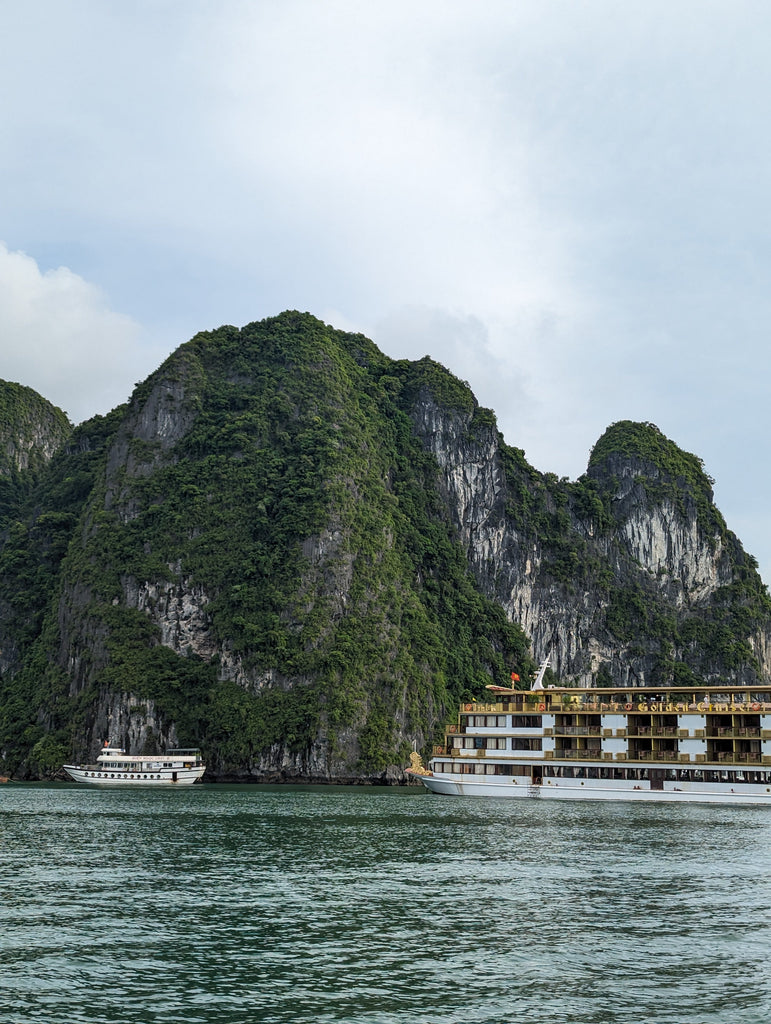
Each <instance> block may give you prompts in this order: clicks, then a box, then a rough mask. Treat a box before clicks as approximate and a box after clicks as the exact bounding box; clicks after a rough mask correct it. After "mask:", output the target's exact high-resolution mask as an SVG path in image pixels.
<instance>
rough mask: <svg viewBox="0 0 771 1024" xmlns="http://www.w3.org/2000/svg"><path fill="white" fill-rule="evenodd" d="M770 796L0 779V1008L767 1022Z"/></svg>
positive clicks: (60, 1018) (202, 1017)
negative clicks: (653, 801) (495, 794)
mask: <svg viewBox="0 0 771 1024" xmlns="http://www.w3.org/2000/svg"><path fill="white" fill-rule="evenodd" d="M770 905H771V811H769V810H768V809H766V808H757V809H753V808H742V809H732V808H724V807H704V806H700V807H682V806H678V807H677V808H674V807H672V806H669V805H659V806H645V805H636V806H633V805H626V804H623V803H618V804H607V803H596V804H593V803H588V802H585V803H584V802H582V803H576V804H570V803H559V802H551V801H550V802H548V803H546V804H544V803H543V802H541V801H521V802H520V801H503V800H501V801H498V800H488V799H477V800H474V799H473V798H453V797H434V796H430V795H429V794H426V793H424V792H423V791H422V790H405V789H400V790H392V789H382V790H380V789H365V788H361V789H359V788H353V789H343V788H324V787H305V788H303V787H292V788H286V787H284V788H278V787H258V786H240V787H235V786H233V787H230V786H193V787H186V788H181V789H174V790H168V791H159V790H150V789H134V790H132V789H123V790H104V789H98V788H89V787H85V786H76V785H65V784H61V785H13V784H9V785H4V786H1V787H0V1024H30V1022H45V1024H92V1022H100V1024H107V1022H111V1024H145V1022H147V1024H150V1022H152V1024H161V1022H163V1024H183V1022H184V1024H191V1022H200V1024H250V1022H265V1024H268V1022H270V1024H305V1022H308V1024H310V1022H313V1024H332V1022H345V1024H508V1022H519V1021H527V1022H532V1024H557V1022H559V1024H642V1022H645V1024H767V1022H768V1021H769V1020H771V967H770V966H769V958H770V957H771V915H770V912H769V906H770Z"/></svg>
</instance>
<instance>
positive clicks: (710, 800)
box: [415, 772, 771, 807]
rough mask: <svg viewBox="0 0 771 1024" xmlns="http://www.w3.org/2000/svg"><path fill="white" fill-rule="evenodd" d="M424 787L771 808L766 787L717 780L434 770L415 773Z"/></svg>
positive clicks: (507, 795) (512, 796)
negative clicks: (654, 781) (635, 781)
mask: <svg viewBox="0 0 771 1024" xmlns="http://www.w3.org/2000/svg"><path fill="white" fill-rule="evenodd" d="M415 777H416V778H418V779H419V780H420V781H421V782H422V783H423V785H424V786H425V787H426V789H427V790H429V792H431V793H438V794H440V795H443V796H473V797H479V796H486V797H494V798H496V799H505V800H527V799H534V800H615V801H619V800H621V801H634V802H640V801H642V802H644V803H680V804H685V803H703V804H734V805H737V806H742V807H745V806H748V805H751V804H755V805H764V804H765V805H767V806H770V807H771V791H769V789H768V788H767V787H766V786H751V785H747V786H743V787H741V790H735V789H732V788H731V787H730V786H725V787H723V786H721V784H720V783H713V784H704V785H702V786H698V787H697V786H696V785H695V784H693V783H691V784H690V785H689V784H688V783H683V784H682V788H674V787H673V786H669V787H668V786H667V784H666V783H665V787H664V788H663V789H651V788H650V786H649V784H648V783H645V782H643V783H641V784H640V785H634V786H632V785H629V786H620V785H609V784H608V782H607V781H606V780H595V779H587V780H586V781H584V782H579V781H578V780H573V781H572V782H571V781H569V780H558V781H555V780H545V781H544V782H542V783H539V784H535V785H534V784H533V783H532V782H531V781H529V780H528V778H527V777H526V776H525V777H522V776H520V777H519V778H518V779H517V780H516V781H514V780H513V779H507V780H506V781H505V782H504V781H497V780H494V779H493V778H492V777H488V778H490V780H491V781H487V778H485V777H482V778H479V779H477V778H474V777H473V776H469V775H450V774H439V773H436V772H435V773H434V774H433V775H416V776H415Z"/></svg>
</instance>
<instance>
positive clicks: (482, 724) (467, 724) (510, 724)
mask: <svg viewBox="0 0 771 1024" xmlns="http://www.w3.org/2000/svg"><path fill="white" fill-rule="evenodd" d="M542 725H543V717H542V716H541V715H515V716H513V717H512V718H509V716H508V715H467V716H466V718H465V721H462V722H461V729H463V731H464V732H465V731H466V729H475V728H476V729H506V728H509V729H513V728H516V729H540V728H541V726H542Z"/></svg>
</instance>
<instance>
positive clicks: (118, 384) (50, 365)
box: [0, 243, 139, 422]
mask: <svg viewBox="0 0 771 1024" xmlns="http://www.w3.org/2000/svg"><path fill="white" fill-rule="evenodd" d="M0 337H2V339H3V344H2V357H0V377H2V379H4V380H10V381H15V382H16V383H19V384H24V385H26V386H27V387H31V388H34V390H35V391H38V392H39V393H40V394H41V395H43V397H44V398H47V399H48V400H49V401H51V402H53V403H54V405H58V406H59V407H60V408H63V409H64V410H65V412H67V414H68V415H69V416H70V418H71V419H72V420H73V421H74V422H79V421H81V420H83V419H87V418H88V417H90V416H92V415H94V414H95V413H97V412H99V413H105V412H108V411H109V410H110V409H111V408H113V407H114V406H115V405H118V404H119V403H120V402H122V401H125V400H126V398H127V397H128V394H129V392H130V389H131V386H132V384H133V381H131V378H130V373H131V366H132V363H135V362H136V355H135V352H136V345H137V342H138V340H139V327H138V326H137V324H135V323H134V321H133V320H131V318H130V317H127V316H124V315H122V314H120V313H116V312H114V311H113V310H111V309H110V308H109V306H108V304H107V301H106V299H105V297H104V296H103V295H102V294H101V293H100V292H99V290H98V289H97V288H95V287H94V286H93V285H92V284H89V283H88V282H87V281H84V280H83V278H82V277H79V276H78V275H77V274H73V273H72V271H71V270H68V269H67V268H66V267H59V268H57V269H56V270H48V271H46V272H41V270H40V268H39V267H38V265H37V263H36V262H35V260H34V259H32V258H31V257H30V256H27V255H26V254H25V253H23V252H10V251H9V250H8V248H7V247H6V246H5V245H4V244H3V243H0Z"/></svg>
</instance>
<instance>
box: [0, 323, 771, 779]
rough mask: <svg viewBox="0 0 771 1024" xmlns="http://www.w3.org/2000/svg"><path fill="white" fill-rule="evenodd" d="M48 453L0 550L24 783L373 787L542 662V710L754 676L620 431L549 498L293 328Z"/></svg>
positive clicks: (732, 616) (319, 330)
mask: <svg viewBox="0 0 771 1024" xmlns="http://www.w3.org/2000/svg"><path fill="white" fill-rule="evenodd" d="M65 420H66V418H65ZM5 429H6V431H7V430H8V425H7V424H6V425H5ZM18 433H19V436H21V434H22V431H21V428H19V431H18ZM11 437H12V439H13V430H11ZM38 447H40V446H38ZM53 447H55V448H56V450H55V452H54V453H53V454H51V451H53V449H51V451H47V452H46V457H47V461H45V464H44V465H43V464H42V463H40V464H36V465H35V466H34V467H29V468H27V469H24V468H22V469H14V470H13V472H14V473H16V474H17V475H18V473H21V476H22V478H24V479H22V480H21V482H19V481H18V480H17V486H16V489H15V490H13V491H12V492H11V491H9V492H7V499H8V500H7V501H6V504H5V505H4V506H3V510H2V511H3V519H2V522H0V528H2V535H1V537H0V543H1V545H2V546H1V547H0V672H1V673H2V674H1V676H0V765H2V768H3V770H5V771H6V772H12V773H14V774H15V775H16V776H17V777H39V776H43V775H46V774H47V773H51V772H54V771H55V770H56V768H57V767H58V765H59V764H61V763H62V762H63V761H65V760H70V759H72V758H76V759H77V758H81V757H83V758H84V757H87V756H90V755H93V753H94V751H95V748H96V747H98V746H99V745H100V743H101V741H102V740H103V739H106V738H109V739H110V740H111V741H113V742H118V743H121V744H123V745H125V746H126V747H127V748H129V749H131V750H133V751H139V750H142V749H155V748H156V747H159V746H160V747H162V746H164V745H166V744H168V743H172V744H173V743H175V742H180V743H183V744H185V745H192V744H198V745H200V746H202V747H203V749H204V751H205V754H206V758H207V762H208V763H209V765H210V766H211V775H212V777H216V778H234V779H245V780H247V779H294V780H340V781H353V780H365V779H366V780H375V781H386V780H389V779H394V778H398V777H399V773H398V770H396V769H395V768H394V767H393V766H398V765H402V764H405V763H406V762H407V757H408V753H409V751H410V750H411V749H412V745H413V743H415V744H416V745H417V746H418V748H419V749H420V748H425V747H426V746H428V745H430V743H431V742H432V741H433V740H434V739H435V737H436V736H437V735H438V734H439V732H440V731H441V726H442V724H443V722H444V721H445V720H446V718H447V716H448V715H450V714H452V713H453V711H454V708H455V705H456V704H457V702H458V701H459V700H461V699H467V700H471V699H473V698H481V697H483V696H484V694H485V690H484V686H485V684H486V683H489V682H493V681H494V682H499V683H500V682H501V681H506V680H507V679H509V678H510V673H511V672H512V671H516V672H517V674H518V675H520V676H521V677H522V680H523V684H524V683H526V681H527V679H528V678H529V676H530V673H531V672H532V670H533V665H534V661H535V660H538V659H540V658H541V657H543V656H544V655H545V654H546V653H547V652H551V655H552V667H553V670H554V672H555V673H556V675H557V676H558V677H559V680H560V682H561V683H569V682H571V681H574V682H576V683H580V684H582V685H586V684H594V685H598V686H612V685H614V684H619V685H620V684H624V685H628V684H629V683H630V682H631V683H634V682H638V683H641V684H642V683H643V682H645V683H656V682H659V681H660V682H661V683H662V684H663V683H665V682H673V681H674V682H675V683H676V684H677V685H680V684H681V683H682V685H683V686H687V685H688V684H690V683H692V682H695V681H697V680H698V681H702V682H708V683H709V684H710V685H715V686H716V687H717V686H719V685H720V684H721V683H723V684H727V683H729V682H731V683H736V682H749V681H751V680H754V679H757V678H759V677H764V678H766V677H767V676H768V674H769V665H770V664H771V655H770V653H769V638H770V637H771V603H770V602H769V598H768V596H767V594H766V590H765V587H764V586H763V584H762V582H761V580H760V578H759V576H758V574H757V571H756V565H755V562H754V560H753V559H752V558H751V557H750V556H748V555H747V554H746V553H745V552H744V551H743V549H742V546H741V544H740V543H739V541H738V540H737V539H736V537H735V536H734V535H733V534H732V533H731V532H730V531H729V530H728V528H727V526H726V524H725V523H724V521H723V519H722V517H721V515H720V513H719V512H718V511H717V509H716V508H715V507H714V504H713V502H712V491H711V483H710V481H709V479H708V478H707V477H706V475H705V473H704V471H703V468H702V466H701V462H700V460H699V459H698V458H696V457H695V456H693V455H689V454H688V453H685V452H682V451H681V450H680V449H679V448H678V447H677V445H676V444H674V442H672V441H670V440H668V439H667V438H665V437H664V436H663V435H662V434H661V432H660V431H658V429H657V428H656V427H655V426H653V425H652V424H639V423H629V422H622V423H617V424H614V425H613V426H612V427H610V428H609V429H608V431H607V432H606V433H605V434H604V435H603V437H602V438H600V440H599V441H598V442H597V444H596V445H595V447H594V449H593V451H592V453H591V455H590V458H589V464H588V469H587V473H586V474H585V476H583V477H581V478H580V479H579V480H578V481H575V482H570V481H567V480H558V479H557V478H556V477H554V476H552V475H549V474H546V475H544V474H542V473H539V472H538V471H537V470H536V469H535V468H533V467H532V466H530V465H529V464H528V463H527V461H526V460H525V458H524V455H523V453H522V452H521V451H519V450H518V449H516V448H511V447H509V446H507V445H506V444H504V442H503V439H502V438H501V436H500V434H499V433H498V430H497V427H496V422H495V417H494V415H493V414H492V413H491V412H490V411H489V410H486V409H482V408H480V407H479V406H478V404H477V402H476V401H475V399H474V397H473V395H472V394H471V392H470V391H469V389H468V387H467V386H466V385H464V384H462V383H461V382H460V381H458V380H457V379H456V378H454V377H453V376H452V375H451V374H450V373H449V372H448V371H446V370H445V369H444V368H443V367H441V366H439V365H438V364H437V363H434V362H433V361H432V360H430V359H428V358H426V359H423V360H419V361H417V362H408V361H406V360H400V361H394V360H391V359H389V358H387V357H386V356H384V355H383V354H382V353H380V352H379V351H378V349H377V348H376V347H375V346H374V345H373V344H372V342H370V341H368V340H367V339H366V338H364V337H363V336H361V335H351V334H345V333H343V332H340V331H336V330H334V329H332V328H331V327H328V326H326V325H324V324H322V323H321V322H320V321H318V320H316V319H315V318H314V317H312V316H310V315H309V314H300V313H293V312H290V313H284V314H282V315H281V316H279V317H275V318H271V319H269V320H265V321H261V322H259V323H254V324H250V325H248V326H246V327H244V328H243V329H241V330H238V329H237V328H234V327H222V328H220V329H218V330H216V331H212V332H208V333H206V334H200V335H197V336H196V337H195V338H193V339H192V340H191V341H190V342H188V343H187V344H185V345H183V346H181V347H180V348H179V349H178V350H177V351H176V352H175V353H173V354H172V355H171V356H170V357H169V359H167V360H166V362H165V363H164V364H163V365H162V366H161V367H160V368H159V369H158V370H157V371H156V372H155V373H154V374H152V375H151V376H150V377H149V378H148V379H147V380H146V381H145V382H143V383H142V384H141V385H139V386H138V387H137V389H136V391H135V393H134V395H133V396H132V398H131V401H130V402H129V403H128V404H127V405H126V406H123V407H120V408H119V409H116V410H114V411H113V412H112V413H111V414H110V415H109V416H107V417H97V418H95V419H94V420H91V421H89V422H87V423H85V424H82V425H81V426H80V427H78V428H76V429H75V430H74V431H73V432H72V433H71V434H70V433H69V429H63V432H62V436H61V438H60V440H59V441H58V444H57V445H55V446H53ZM49 455H50V458H48V456H49ZM4 472H5V475H6V477H8V474H9V472H10V470H9V468H8V466H6V467H5V470H4ZM25 474H28V475H26V476H25ZM529 640H531V641H532V644H529V642H528V641H529Z"/></svg>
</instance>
